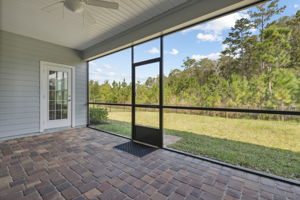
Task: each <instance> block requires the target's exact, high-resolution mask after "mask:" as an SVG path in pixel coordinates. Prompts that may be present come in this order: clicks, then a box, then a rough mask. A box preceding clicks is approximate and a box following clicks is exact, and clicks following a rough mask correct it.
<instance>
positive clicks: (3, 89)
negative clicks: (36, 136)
mask: <svg viewBox="0 0 300 200" xmlns="http://www.w3.org/2000/svg"><path fill="white" fill-rule="evenodd" d="M40 61H47V62H53V63H60V64H65V65H70V66H74V67H75V126H83V125H86V119H87V117H86V114H87V111H86V109H87V108H86V103H87V102H86V95H87V93H86V91H87V88H86V87H87V85H86V79H87V76H86V72H87V63H86V62H84V61H83V60H82V59H81V58H80V52H79V51H76V50H73V49H69V48H65V47H62V46H58V45H54V44H51V43H47V42H43V41H39V40H35V39H31V38H28V37H24V36H20V35H16V34H13V33H9V32H5V31H1V30H0V138H5V137H14V136H18V135H22V134H31V133H38V132H39V130H40V94H39V93H40Z"/></svg>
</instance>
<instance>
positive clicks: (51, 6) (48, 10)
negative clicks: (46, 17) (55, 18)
mask: <svg viewBox="0 0 300 200" xmlns="http://www.w3.org/2000/svg"><path fill="white" fill-rule="evenodd" d="M62 3H64V1H58V2H55V3H52V4H50V5H48V6H45V7H43V8H41V10H43V11H46V12H50V11H51V10H52V9H54V8H53V6H55V5H57V4H62Z"/></svg>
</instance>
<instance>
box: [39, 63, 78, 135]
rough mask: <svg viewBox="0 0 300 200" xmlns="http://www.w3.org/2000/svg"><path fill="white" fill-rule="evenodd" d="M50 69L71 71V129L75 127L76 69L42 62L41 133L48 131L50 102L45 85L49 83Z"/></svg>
mask: <svg viewBox="0 0 300 200" xmlns="http://www.w3.org/2000/svg"><path fill="white" fill-rule="evenodd" d="M48 67H60V68H66V69H71V94H72V95H71V127H75V68H74V67H73V66H68V65H63V64H57V63H51V62H45V61H40V132H44V130H45V129H46V123H47V119H48V118H47V116H48V113H47V110H48V109H47V105H48V103H47V102H48V101H47V99H46V97H47V91H48V89H46V90H45V87H46V88H47V85H45V84H48V83H47V81H45V80H47V79H48V78H47V77H46V75H47V69H48Z"/></svg>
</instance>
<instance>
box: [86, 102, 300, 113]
mask: <svg viewBox="0 0 300 200" xmlns="http://www.w3.org/2000/svg"><path fill="white" fill-rule="evenodd" d="M88 104H91V105H107V106H134V105H132V104H118V103H100V102H99V103H98V102H89V103H88ZM134 107H139V108H159V105H151V104H136V105H135V106H134ZM162 107H163V108H165V109H180V110H203V111H220V112H240V113H257V114H277V115H300V111H284V110H258V109H239V108H212V107H193V106H162Z"/></svg>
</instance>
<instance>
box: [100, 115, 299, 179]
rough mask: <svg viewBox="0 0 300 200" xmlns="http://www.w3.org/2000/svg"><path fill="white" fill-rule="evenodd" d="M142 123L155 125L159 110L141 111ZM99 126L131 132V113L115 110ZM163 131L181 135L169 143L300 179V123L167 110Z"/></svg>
mask: <svg viewBox="0 0 300 200" xmlns="http://www.w3.org/2000/svg"><path fill="white" fill-rule="evenodd" d="M136 117H137V118H139V122H141V123H142V125H147V126H156V125H157V124H155V123H154V122H153V121H156V120H155V119H156V118H157V117H156V113H154V112H138V114H137V116H136ZM109 119H110V120H109V122H108V123H107V124H103V125H98V126H96V127H97V128H99V129H102V130H107V131H111V132H115V133H119V134H122V135H125V136H129V137H130V135H131V124H130V122H131V113H130V112H122V111H113V112H110V113H109ZM164 119H165V120H164V126H165V130H164V134H169V135H175V136H179V137H181V138H182V139H181V140H180V141H179V142H177V143H175V144H172V145H170V146H169V147H171V148H174V149H178V150H182V151H186V152H190V153H194V154H198V155H201V156H206V157H210V158H214V159H217V160H220V161H224V162H228V163H232V164H236V165H240V166H243V167H248V168H252V169H256V170H261V171H265V172H268V173H273V174H276V175H280V176H284V177H288V178H293V179H298V180H300V131H299V130H300V124H299V122H293V121H271V120H270V121H268V120H253V119H229V118H222V117H210V116H201V115H192V114H177V113H164Z"/></svg>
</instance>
